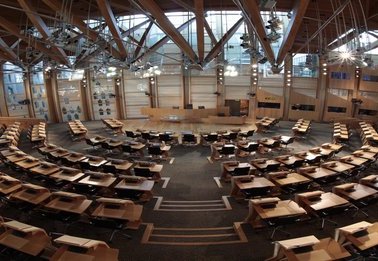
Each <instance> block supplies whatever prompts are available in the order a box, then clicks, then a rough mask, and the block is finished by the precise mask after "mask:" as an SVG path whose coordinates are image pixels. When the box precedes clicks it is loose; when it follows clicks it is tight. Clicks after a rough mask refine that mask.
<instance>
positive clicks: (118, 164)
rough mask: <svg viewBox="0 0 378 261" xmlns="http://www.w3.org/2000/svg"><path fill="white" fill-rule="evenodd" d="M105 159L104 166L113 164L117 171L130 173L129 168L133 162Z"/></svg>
mask: <svg viewBox="0 0 378 261" xmlns="http://www.w3.org/2000/svg"><path fill="white" fill-rule="evenodd" d="M106 160H107V161H108V162H107V163H105V164H104V165H105V166H114V167H115V168H116V170H117V172H120V173H125V174H130V169H131V167H132V166H133V163H131V162H129V161H127V160H121V159H113V158H106Z"/></svg>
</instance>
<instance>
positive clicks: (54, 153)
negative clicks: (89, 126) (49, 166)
mask: <svg viewBox="0 0 378 261" xmlns="http://www.w3.org/2000/svg"><path fill="white" fill-rule="evenodd" d="M47 154H48V155H50V156H51V157H53V158H54V159H55V160H59V159H60V158H64V157H66V156H68V155H70V154H71V152H69V151H68V150H66V149H63V148H58V149H56V150H50V152H47Z"/></svg>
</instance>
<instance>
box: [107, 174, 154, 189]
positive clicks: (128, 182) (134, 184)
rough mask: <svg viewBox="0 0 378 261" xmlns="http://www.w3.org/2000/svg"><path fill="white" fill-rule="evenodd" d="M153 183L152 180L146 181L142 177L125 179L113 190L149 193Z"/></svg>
mask: <svg viewBox="0 0 378 261" xmlns="http://www.w3.org/2000/svg"><path fill="white" fill-rule="evenodd" d="M154 184H155V182H154V181H153V180H148V179H146V178H143V177H136V176H132V177H125V178H123V179H122V180H121V181H120V182H119V183H118V184H117V185H115V187H114V188H115V189H124V190H138V191H144V192H151V190H152V188H153V187H154Z"/></svg>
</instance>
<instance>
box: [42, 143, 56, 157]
mask: <svg viewBox="0 0 378 261" xmlns="http://www.w3.org/2000/svg"><path fill="white" fill-rule="evenodd" d="M59 148H60V147H59V146H57V145H54V144H47V145H46V146H43V147H39V148H38V151H39V153H41V154H43V155H45V154H48V153H50V152H53V151H55V150H57V149H59Z"/></svg>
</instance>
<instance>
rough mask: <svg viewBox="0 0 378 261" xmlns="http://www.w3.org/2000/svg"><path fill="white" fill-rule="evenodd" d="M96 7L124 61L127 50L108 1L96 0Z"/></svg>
mask: <svg viewBox="0 0 378 261" xmlns="http://www.w3.org/2000/svg"><path fill="white" fill-rule="evenodd" d="M97 5H98V8H99V9H100V12H101V14H102V16H103V17H104V18H105V22H106V24H107V25H108V27H109V30H110V32H111V33H112V35H113V38H114V41H115V43H116V45H117V47H118V50H119V52H120V54H121V57H122V59H125V58H126V57H127V50H126V48H125V45H124V43H123V38H122V36H121V32H120V31H119V27H118V25H117V21H116V19H115V17H114V14H113V11H112V8H111V6H110V4H109V1H108V0H97Z"/></svg>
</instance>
